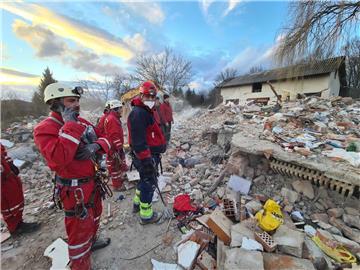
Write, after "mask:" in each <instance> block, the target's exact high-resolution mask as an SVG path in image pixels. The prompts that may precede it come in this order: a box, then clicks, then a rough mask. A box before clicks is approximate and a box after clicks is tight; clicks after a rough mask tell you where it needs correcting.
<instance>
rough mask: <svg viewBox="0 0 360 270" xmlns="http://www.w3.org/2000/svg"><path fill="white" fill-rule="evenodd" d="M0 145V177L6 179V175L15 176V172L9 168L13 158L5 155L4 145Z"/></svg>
mask: <svg viewBox="0 0 360 270" xmlns="http://www.w3.org/2000/svg"><path fill="white" fill-rule="evenodd" d="M0 145H1V179H2V180H4V181H5V180H6V178H8V177H13V176H16V174H15V172H14V171H13V170H12V169H11V166H12V165H13V160H12V159H11V157H9V156H8V155H7V152H6V149H5V147H4V146H3V145H2V144H1V143H0Z"/></svg>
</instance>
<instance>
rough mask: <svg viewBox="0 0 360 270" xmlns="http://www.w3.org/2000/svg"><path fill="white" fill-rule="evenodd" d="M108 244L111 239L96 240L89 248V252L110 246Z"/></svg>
mask: <svg viewBox="0 0 360 270" xmlns="http://www.w3.org/2000/svg"><path fill="white" fill-rule="evenodd" d="M110 242H111V239H110V238H108V237H105V238H100V239H96V241H95V242H94V243H93V245H92V246H91V251H95V250H98V249H102V248H104V247H107V246H108V245H109V244H110Z"/></svg>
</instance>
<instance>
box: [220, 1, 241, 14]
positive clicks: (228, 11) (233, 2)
mask: <svg viewBox="0 0 360 270" xmlns="http://www.w3.org/2000/svg"><path fill="white" fill-rule="evenodd" d="M240 2H241V0H229V2H228V7H227V9H226V10H225V12H224V14H223V16H224V17H225V16H227V15H228V14H229V13H230V12H231V11H232V10H233V9H234V8H236V6H237V5H238V4H240Z"/></svg>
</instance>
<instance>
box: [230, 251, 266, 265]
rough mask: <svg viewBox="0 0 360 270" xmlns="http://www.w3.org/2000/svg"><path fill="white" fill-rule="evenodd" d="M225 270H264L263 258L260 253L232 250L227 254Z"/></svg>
mask: <svg viewBox="0 0 360 270" xmlns="http://www.w3.org/2000/svg"><path fill="white" fill-rule="evenodd" d="M225 257H226V258H225V265H224V270H263V269H264V263H263V256H262V254H261V252H259V251H248V250H243V249H240V248H232V249H229V250H227V251H226V252H225Z"/></svg>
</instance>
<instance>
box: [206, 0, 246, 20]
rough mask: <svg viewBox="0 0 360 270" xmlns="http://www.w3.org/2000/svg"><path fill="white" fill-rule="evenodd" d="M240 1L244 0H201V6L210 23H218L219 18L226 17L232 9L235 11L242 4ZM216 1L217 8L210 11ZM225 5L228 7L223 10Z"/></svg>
mask: <svg viewBox="0 0 360 270" xmlns="http://www.w3.org/2000/svg"><path fill="white" fill-rule="evenodd" d="M240 2H242V0H228V1H215V0H201V1H200V8H201V10H202V12H203V14H204V16H205V19H206V21H207V22H208V23H210V24H217V23H218V22H219V20H221V19H222V18H224V17H226V16H227V15H228V14H229V13H230V12H231V11H233V10H234V9H235V8H236V7H237V6H238V5H239V4H240ZM214 3H216V9H212V12H211V13H210V12H209V10H210V6H212V5H213V4H214ZM225 4H227V5H225ZM225 6H227V7H226V9H225V10H224V11H222V10H223V9H224V7H225ZM221 11H222V12H221Z"/></svg>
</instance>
